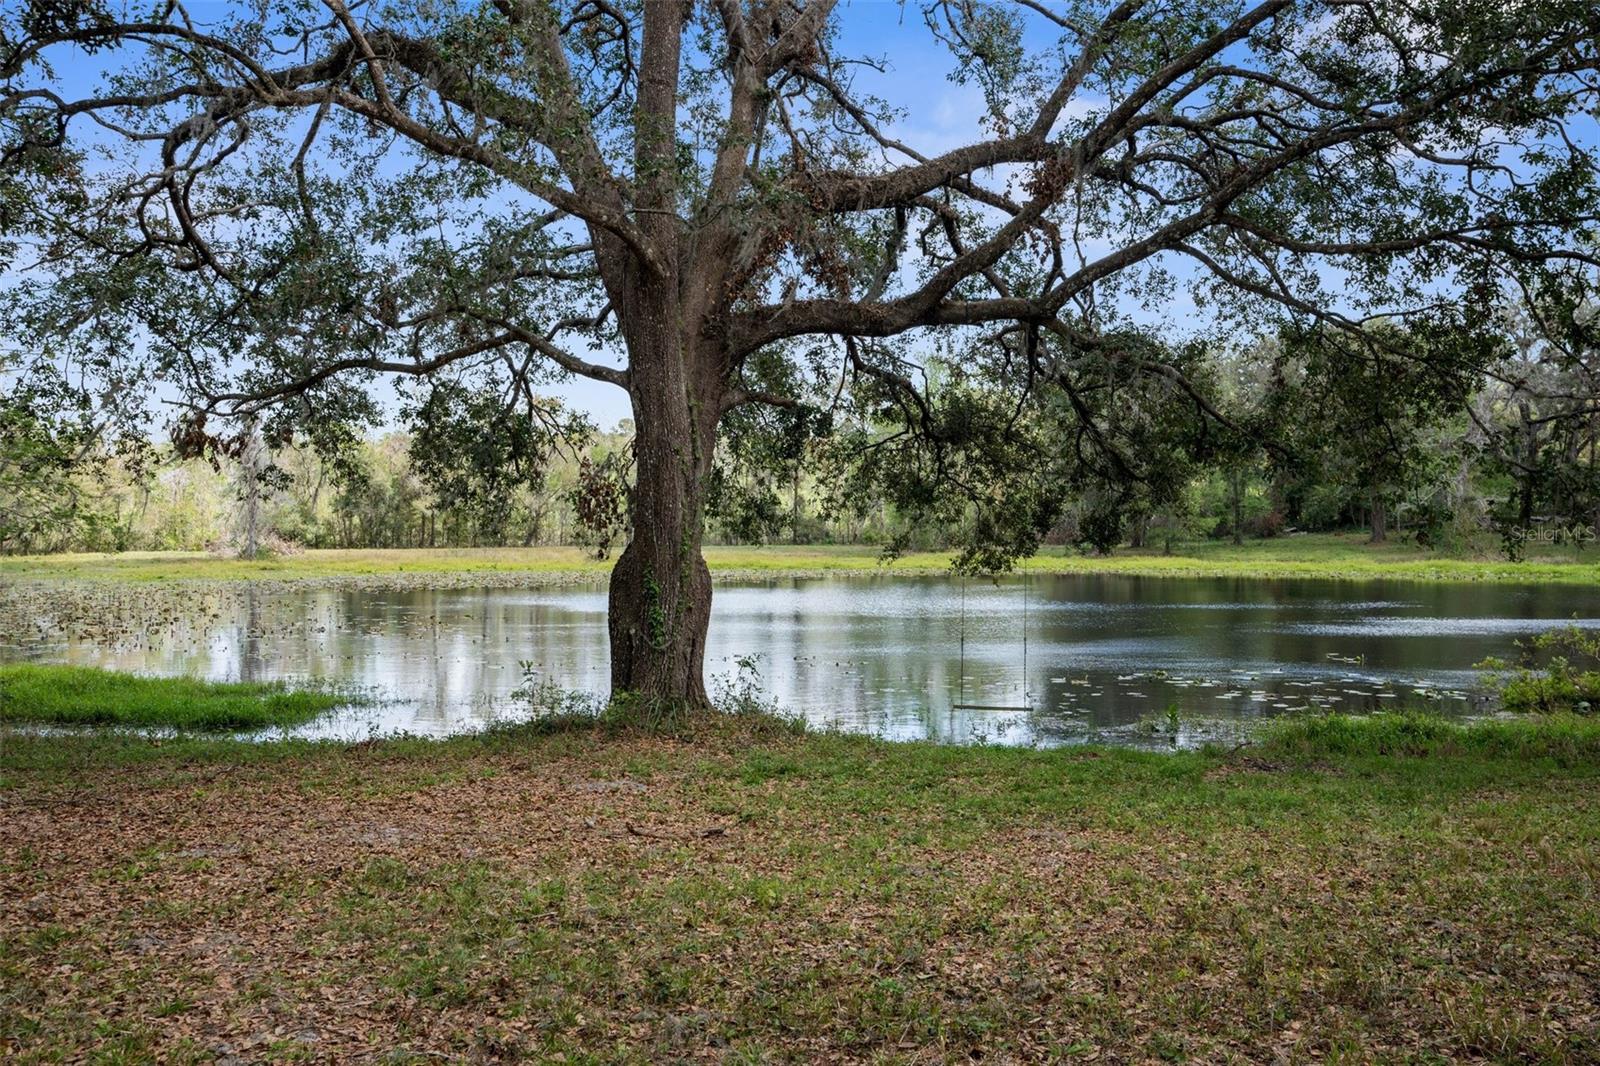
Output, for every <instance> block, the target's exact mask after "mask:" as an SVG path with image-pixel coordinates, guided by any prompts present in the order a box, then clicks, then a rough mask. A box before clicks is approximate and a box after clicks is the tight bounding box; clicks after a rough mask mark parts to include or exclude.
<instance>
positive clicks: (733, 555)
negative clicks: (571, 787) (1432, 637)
mask: <svg viewBox="0 0 1600 1066" xmlns="http://www.w3.org/2000/svg"><path fill="white" fill-rule="evenodd" d="M705 555H706V561H707V563H708V564H709V565H710V567H711V570H712V572H713V574H720V575H723V576H724V577H736V576H741V575H745V576H748V575H758V574H784V573H791V574H816V573H831V572H859V573H899V574H940V573H946V572H948V570H949V567H950V562H951V556H950V554H949V553H943V552H913V553H908V554H905V555H902V556H901V557H899V558H897V559H893V560H885V559H884V558H883V557H882V555H881V553H880V552H879V551H878V550H877V549H876V548H874V547H871V546H863V545H797V546H791V545H771V546H766V547H730V546H720V545H711V546H708V547H707V548H706V550H705ZM611 565H612V561H611V560H598V559H595V558H594V557H593V555H592V554H590V553H587V552H585V551H584V550H583V549H581V548H448V549H445V548H439V549H427V548H410V549H408V548H399V549H389V550H375V549H361V550H312V551H305V552H301V553H299V554H296V555H289V556H278V557H273V558H267V559H260V560H255V561H250V560H243V559H228V558H219V557H216V556H212V555H207V554H205V553H203V552H127V553H123V554H117V555H110V554H70V555H49V556H10V557H0V579H4V578H13V579H30V578H89V579H99V580H117V581H170V580H182V579H212V580H230V579H231V580H239V579H252V578H255V579H267V580H296V579H310V578H330V577H360V576H368V575H385V574H394V575H404V574H441V575H453V576H455V577H456V578H459V577H461V576H463V575H470V574H474V573H484V574H514V573H526V574H532V575H538V574H545V575H562V576H568V577H570V576H582V575H593V576H595V577H597V578H598V577H602V576H604V575H605V574H606V573H608V572H609V571H610V568H611ZM1020 565H1021V567H1022V568H1023V569H1024V570H1026V571H1029V572H1036V573H1108V574H1133V575H1146V576H1156V577H1160V576H1173V577H1263V578H1284V577H1308V578H1311V577H1321V578H1335V579H1345V580H1362V579H1381V578H1390V579H1408V580H1429V581H1511V582H1545V581H1555V582H1577V583H1600V548H1595V547H1591V548H1589V549H1588V550H1587V551H1580V550H1579V549H1577V548H1573V547H1555V546H1546V547H1543V548H1541V549H1540V550H1539V551H1538V552H1537V553H1536V554H1534V555H1533V557H1532V558H1530V559H1529V560H1527V561H1524V562H1518V563H1512V562H1508V561H1506V560H1504V559H1502V558H1496V557H1494V556H1493V555H1492V554H1489V553H1487V552H1486V553H1484V554H1483V555H1481V556H1474V557H1452V556H1448V555H1442V554H1439V553H1436V552H1431V551H1428V550H1426V549H1423V548H1419V547H1417V546H1416V545H1415V544H1413V543H1410V542H1406V541H1401V540H1399V539H1396V540H1393V541H1391V542H1389V543H1387V544H1382V545H1372V544H1368V543H1367V542H1366V538H1365V537H1364V536H1362V535H1360V534H1350V535H1340V534H1306V535H1298V536H1288V537H1279V538H1275V539H1272V540H1259V541H1250V542H1247V543H1245V544H1243V545H1239V546H1235V545H1233V544H1230V543H1226V542H1221V541H1194V542H1189V543H1184V544H1179V545H1176V546H1174V549H1173V552H1172V554H1171V555H1166V554H1163V553H1162V552H1161V550H1160V549H1159V548H1149V549H1144V550H1139V551H1134V550H1130V549H1123V550H1120V551H1118V552H1116V553H1115V554H1113V555H1110V556H1096V555H1085V554H1082V553H1080V552H1077V551H1075V550H1072V549H1066V548H1061V547H1056V546H1049V547H1046V548H1045V549H1044V550H1043V551H1042V552H1041V553H1040V554H1039V555H1038V556H1036V557H1034V558H1032V559H1028V560H1025V561H1024V562H1022V563H1021V564H1020Z"/></svg>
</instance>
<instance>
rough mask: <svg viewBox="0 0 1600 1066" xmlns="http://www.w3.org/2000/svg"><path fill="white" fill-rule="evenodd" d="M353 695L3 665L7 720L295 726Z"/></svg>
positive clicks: (0, 701)
mask: <svg viewBox="0 0 1600 1066" xmlns="http://www.w3.org/2000/svg"><path fill="white" fill-rule="evenodd" d="M352 702H354V700H353V699H352V697H351V696H349V695H347V694H340V693H337V692H334V691H331V690H326V689H315V688H290V687H289V686H287V685H285V684H283V683H281V682H254V681H235V682H217V681H201V680H199V679H197V678H192V677H139V676H136V675H133V674H124V673H118V672H116V671H112V670H96V669H94V668H92V667H86V666H55V665H42V664H35V663H20V664H14V665H7V666H0V722H33V723H41V724H50V725H80V726H139V727H153V726H164V727H167V728H171V729H182V730H199V731H209V732H216V731H222V730H241V729H263V728H266V727H269V726H295V725H301V724H303V723H305V722H309V721H310V720H311V719H313V718H315V717H317V716H318V715H319V714H322V713H324V712H326V711H330V710H333V709H334V708H335V707H340V706H347V705H349V704H350V703H352Z"/></svg>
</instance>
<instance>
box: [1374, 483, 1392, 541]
mask: <svg viewBox="0 0 1600 1066" xmlns="http://www.w3.org/2000/svg"><path fill="white" fill-rule="evenodd" d="M1388 539H1389V509H1388V507H1387V506H1386V505H1385V504H1384V502H1383V497H1381V496H1379V495H1377V494H1376V493H1374V494H1373V496H1372V543H1373V544H1382V543H1383V542H1384V541H1386V540H1388Z"/></svg>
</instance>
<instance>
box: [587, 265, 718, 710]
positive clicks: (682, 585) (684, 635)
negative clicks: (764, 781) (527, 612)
mask: <svg viewBox="0 0 1600 1066" xmlns="http://www.w3.org/2000/svg"><path fill="white" fill-rule="evenodd" d="M674 289H675V286H671V285H660V284H657V285H650V286H643V287H642V291H641V290H636V293H635V301H636V302H635V305H634V306H632V307H630V308H629V309H628V310H627V311H626V312H625V313H624V314H623V315H622V321H623V332H624V339H625V341H626V343H627V346H628V366H629V389H628V391H629V394H630V396H631V398H632V401H633V419H634V445H633V446H634V487H633V495H632V500H631V503H632V509H631V516H630V517H631V521H630V530H629V538H628V543H627V546H626V547H625V548H623V550H622V554H621V555H620V556H618V558H617V565H616V566H615V568H613V570H612V571H611V588H610V612H609V619H608V625H609V629H610V637H611V691H612V695H613V697H617V696H621V695H624V694H631V695H634V696H638V697H642V698H644V699H647V700H652V701H659V702H661V703H664V704H667V705H671V706H675V707H680V708H683V709H687V710H691V711H692V710H700V709H703V708H706V707H709V706H710V699H709V698H708V697H707V695H706V688H705V647H706V631H707V629H708V628H709V626H710V622H711V574H710V571H709V570H707V568H706V563H705V558H704V557H703V556H702V554H701V545H702V543H703V541H704V528H705V523H704V513H705V487H706V478H707V475H708V474H709V473H710V470H711V460H712V454H713V449H714V447H715V441H716V427H717V422H718V421H719V420H720V416H721V380H720V377H719V376H718V375H717V374H716V373H714V372H713V371H712V370H711V365H712V361H713V359H714V354H713V353H711V352H708V351H705V350H703V349H702V347H701V345H700V343H699V340H698V332H699V331H698V330H697V329H685V328H684V327H683V317H684V316H683V311H682V307H681V305H680V304H679V302H678V300H677V299H676V293H675V292H674V291H673V290H674Z"/></svg>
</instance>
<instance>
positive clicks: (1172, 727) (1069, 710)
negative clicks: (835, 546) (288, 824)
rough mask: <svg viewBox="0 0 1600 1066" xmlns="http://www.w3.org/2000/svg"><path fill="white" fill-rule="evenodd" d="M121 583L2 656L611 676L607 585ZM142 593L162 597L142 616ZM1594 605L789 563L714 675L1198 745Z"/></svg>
mask: <svg viewBox="0 0 1600 1066" xmlns="http://www.w3.org/2000/svg"><path fill="white" fill-rule="evenodd" d="M13 591H14V590H7V589H4V588H0V596H5V595H7V594H8V593H11V592H13ZM105 595H109V594H105ZM116 595H119V596H121V597H122V600H120V601H118V602H117V603H109V602H108V603H105V604H100V605H96V604H95V603H93V602H89V603H86V604H80V605H79V606H78V607H77V608H76V610H77V612H78V616H77V617H76V618H75V619H66V618H65V614H67V613H70V612H66V611H65V609H64V608H63V607H62V606H61V605H62V603H63V602H65V601H63V600H62V599H61V597H60V596H59V595H57V596H56V598H55V599H53V600H48V601H42V602H43V605H42V606H40V607H38V608H37V609H35V610H34V614H37V615H39V616H40V617H39V618H38V620H37V622H36V624H34V625H33V628H32V629H31V630H30V631H29V632H26V633H21V634H13V635H12V636H10V637H8V638H6V639H5V641H4V643H3V644H0V657H3V658H8V659H18V658H25V659H37V660H41V661H62V662H75V663H82V664H88V665H97V666H105V667H113V668H117V669H124V670H134V671H140V672H145V673H156V674H175V673H186V674H194V675H198V676H204V677H208V678H213V679H219V680H220V679H241V678H242V679H277V678H285V679H291V680H296V679H305V678H322V679H328V680H332V681H335V682H340V683H347V684H353V685H357V686H362V687H365V688H368V689H370V690H372V691H373V692H374V693H375V694H376V695H377V696H378V697H379V701H378V702H377V703H376V704H374V705H372V706H367V707H363V708H360V709H356V710H352V711H350V712H346V713H341V714H337V715H334V716H332V717H329V718H325V719H323V720H320V721H318V722H316V723H313V724H312V725H310V726H307V727H304V728H302V729H300V730H296V731H295V732H296V733H297V734H300V735H307V736H344V737H352V738H359V737H364V736H368V735H371V734H373V733H389V732H396V731H407V732H412V733H419V734H433V735H442V734H447V733H452V732H460V731H466V730H473V729H478V728H482V727H483V726H485V725H486V724H489V723H491V722H494V721H502V720H512V719H516V718H519V717H524V716H526V715H527V713H528V708H527V706H526V704H525V702H523V701H519V700H513V699H512V698H511V696H510V694H511V693H512V691H513V690H514V689H516V688H517V687H518V686H519V685H520V684H521V683H522V682H523V666H522V663H523V662H524V661H527V662H529V663H531V664H532V665H533V667H534V668H535V669H536V670H537V671H538V672H539V675H540V676H541V677H543V678H546V679H548V680H549V681H551V682H554V683H556V684H559V685H562V686H565V687H569V688H578V689H585V690H590V691H596V692H600V691H603V690H604V689H605V686H606V680H607V670H608V666H607V648H606V630H605V606H606V597H605V590H604V588H603V587H602V586H600V585H577V586H567V587H548V588H428V587H403V586H402V587H344V588H340V587H314V586H308V585H290V584H285V585H280V586H274V587H264V588H258V587H255V586H248V585H241V586H231V587H228V588H227V589H225V590H218V589H217V588H216V587H212V588H211V589H209V590H191V591H187V592H183V591H180V592H177V593H172V592H167V593H159V594H158V593H156V592H153V591H152V592H141V591H140V590H136V589H135V590H126V589H124V590H123V591H122V592H119V593H117V594H116ZM163 595H164V596H167V597H168V602H165V603H163V602H162V600H161V597H162V596H163ZM133 606H137V607H138V609H139V611H141V612H142V614H139V615H137V617H135V616H133V615H130V614H129V611H130V610H131V609H132V607H133ZM119 611H120V615H119ZM52 612H54V615H52ZM30 617H31V616H30ZM118 617H121V618H122V621H120V622H112V621H110V619H114V618H118ZM1571 621H1575V622H1576V623H1577V624H1579V625H1581V626H1590V627H1592V626H1600V588H1593V587H1586V586H1570V585H1569V586H1559V585H1544V586H1515V585H1465V584H1426V583H1399V582H1394V583H1361V584H1349V583H1337V582H1323V581H1301V580H1294V581H1262V580H1240V579H1193V580H1190V579H1173V578H1160V579H1156V578H1138V577H1126V576H1107V575H1071V576H1033V577H1031V578H1019V577H1010V578H1004V579H1001V580H999V581H993V580H988V579H982V580H980V579H973V580H971V581H967V582H963V581H961V580H960V579H953V578H911V577H893V576H886V575H878V576H865V577H862V576H848V577H825V578H804V579H802V578H783V579H773V580H767V581H761V582H749V581H743V582H731V583H721V584H719V586H718V588H717V591H716V597H715V601H714V611H713V619H712V624H711V634H710V642H709V645H708V656H707V674H708V676H709V677H710V678H711V679H712V684H713V687H714V688H715V685H716V682H717V679H718V678H719V677H723V678H728V677H732V676H733V675H735V674H736V673H737V671H738V660H739V658H740V657H745V656H749V657H754V664H755V666H756V668H757V669H758V670H759V672H760V684H761V686H762V688H764V689H765V690H766V691H767V693H769V694H770V695H771V696H772V697H773V698H775V699H776V700H777V702H778V703H779V705H780V706H781V707H782V708H783V709H784V710H786V711H789V712H791V713H795V714H799V715H801V716H803V717H805V718H806V719H807V720H809V721H810V722H812V723H814V724H817V725H829V726H836V727H839V728H842V729H846V730H852V731H859V732H866V733H873V734H877V735H880V736H886V737H893V738H922V737H930V738H936V739H941V740H951V741H957V742H965V741H972V740H985V741H989V742H995V743H1041V744H1062V743H1074V742H1078V741H1083V740H1090V739H1094V740H1101V741H1110V742H1123V743H1134V744H1153V745H1170V744H1175V743H1176V744H1192V743H1197V742H1200V741H1203V740H1209V739H1222V740H1226V739H1227V737H1228V736H1229V735H1230V733H1232V732H1237V731H1238V730H1239V727H1240V726H1241V725H1242V724H1247V723H1249V722H1252V721H1254V720H1257V719H1259V718H1261V717H1263V716H1270V715H1275V714H1284V713H1289V712H1295V711H1302V710H1306V709H1319V708H1322V709H1336V710H1341V711H1355V712H1359V711H1370V710H1374V709H1379V708H1382V707H1384V706H1395V705H1398V704H1401V703H1415V702H1419V701H1427V702H1429V703H1431V704H1433V705H1434V706H1437V707H1438V708H1440V709H1441V710H1443V711H1446V712H1452V713H1463V714H1471V713H1483V712H1484V711H1486V710H1490V709H1492V707H1490V706H1488V705H1487V704H1486V703H1485V700H1484V697H1483V696H1482V694H1481V693H1480V692H1479V691H1477V689H1476V687H1475V682H1476V680H1477V672H1476V671H1475V670H1473V668H1472V667H1473V664H1474V663H1476V662H1478V661H1480V660H1481V659H1483V658H1484V657H1486V656H1490V655H1499V656H1503V657H1508V656H1512V655H1514V653H1515V650H1516V649H1515V641H1516V640H1517V639H1518V638H1519V637H1523V638H1525V637H1526V636H1528V635H1531V634H1533V633H1536V632H1539V631H1541V630H1543V629H1546V628H1549V627H1550V626H1552V625H1553V624H1558V623H1564V622H1571ZM962 705H980V706H978V707H966V706H962ZM1169 709H1170V711H1171V712H1173V713H1169Z"/></svg>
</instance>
